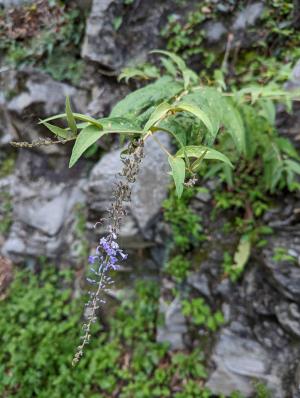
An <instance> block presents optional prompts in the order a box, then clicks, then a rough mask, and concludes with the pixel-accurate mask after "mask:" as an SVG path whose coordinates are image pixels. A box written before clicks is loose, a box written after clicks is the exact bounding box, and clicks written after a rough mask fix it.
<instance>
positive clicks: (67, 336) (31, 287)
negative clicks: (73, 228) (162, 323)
mask: <svg viewBox="0 0 300 398" xmlns="http://www.w3.org/2000/svg"><path fill="white" fill-rule="evenodd" d="M39 268H41V272H40V273H37V274H34V273H32V271H29V270H24V269H23V270H16V273H15V279H14V281H13V283H12V285H11V287H10V293H9V295H8V296H7V297H6V298H5V299H4V300H2V301H0V311H1V319H0V334H1V340H0V362H1V366H0V378H1V383H0V395H1V396H3V397H4V396H15V397H17V398H18V397H20V398H21V397H22V398H31V397H34V396H37V397H41V398H44V397H49V396H51V397H53V398H61V397H64V398H71V397H81V396H82V397H101V398H102V397H103V398H111V397H113V396H119V397H122V398H132V397H135V398H153V397H157V398H162V397H166V398H172V397H175V396H176V397H185V398H186V397H191V398H198V397H209V395H208V392H207V390H206V389H205V388H204V387H203V382H204V380H205V378H206V371H205V369H204V363H203V360H204V358H203V355H202V353H201V352H200V351H199V350H195V351H193V352H192V353H190V354H189V353H187V352H177V353H174V354H171V353H168V346H167V345H166V344H161V343H157V342H156V340H155V334H156V326H157V312H158V298H159V289H158V285H157V283H156V282H152V281H139V282H137V284H136V288H135V294H134V297H131V298H128V299H125V300H123V301H122V303H120V304H118V305H117V306H115V316H114V317H113V318H111V319H110V320H109V323H108V324H106V327H105V328H103V327H102V325H101V326H99V324H95V325H94V329H93V333H94V334H95V339H93V341H91V343H90V344H91V349H90V350H88V351H87V352H86V354H85V356H84V357H83V358H82V360H81V362H80V364H79V365H78V367H77V368H76V371H73V370H72V368H71V367H70V362H71V359H72V349H73V345H74V344H75V342H76V340H77V331H76V329H77V328H78V324H79V322H80V317H81V310H80V308H81V305H82V301H83V297H82V298H75V299H74V297H72V296H73V292H72V290H73V289H72V288H73V285H74V273H73V272H72V271H70V270H64V271H58V270H57V269H56V268H55V267H54V266H50V265H47V264H46V263H45V262H44V261H41V262H40V264H39ZM201 394H203V395H201ZM205 394H206V395H205Z"/></svg>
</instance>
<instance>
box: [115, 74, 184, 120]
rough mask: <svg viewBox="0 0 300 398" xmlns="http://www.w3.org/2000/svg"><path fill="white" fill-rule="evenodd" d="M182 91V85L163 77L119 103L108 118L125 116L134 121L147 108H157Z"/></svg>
mask: <svg viewBox="0 0 300 398" xmlns="http://www.w3.org/2000/svg"><path fill="white" fill-rule="evenodd" d="M180 91H182V84H180V83H179V82H176V81H175V80H174V79H173V78H172V77H170V76H164V77H162V78H160V79H158V80H157V81H156V82H154V83H150V84H148V85H147V86H145V87H142V88H140V89H138V90H136V91H134V92H132V93H130V94H128V95H127V96H126V97H125V98H124V99H123V100H121V101H119V102H118V103H117V104H116V105H115V106H114V108H113V109H112V111H111V113H110V117H115V116H127V117H129V118H132V119H133V118H134V119H136V118H137V117H138V116H139V115H140V114H142V113H144V112H145V111H146V110H147V109H148V108H151V107H152V106H157V105H158V104H159V103H161V102H162V101H168V100H169V99H171V98H173V97H174V96H175V95H176V94H178V93H179V92H180Z"/></svg>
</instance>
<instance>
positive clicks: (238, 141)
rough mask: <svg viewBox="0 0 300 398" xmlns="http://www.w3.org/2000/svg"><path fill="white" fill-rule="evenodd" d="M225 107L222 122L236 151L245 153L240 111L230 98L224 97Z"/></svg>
mask: <svg viewBox="0 0 300 398" xmlns="http://www.w3.org/2000/svg"><path fill="white" fill-rule="evenodd" d="M224 101H225V102H226V107H225V111H224V115H223V124H224V126H225V128H226V130H227V131H228V133H229V134H230V135H231V137H232V139H233V142H234V144H235V146H236V149H237V150H238V152H240V153H241V152H242V153H246V133H245V127H244V123H243V119H242V117H241V115H240V112H239V111H238V110H237V108H236V107H235V106H234V105H233V103H232V101H231V99H230V98H224Z"/></svg>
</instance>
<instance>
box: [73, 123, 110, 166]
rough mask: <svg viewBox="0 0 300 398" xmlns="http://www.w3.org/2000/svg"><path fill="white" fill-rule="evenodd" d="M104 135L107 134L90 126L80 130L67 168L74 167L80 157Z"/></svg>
mask: <svg viewBox="0 0 300 398" xmlns="http://www.w3.org/2000/svg"><path fill="white" fill-rule="evenodd" d="M104 134H107V132H106V131H104V130H100V129H99V128H98V127H96V126H92V125H91V126H88V127H85V128H84V129H83V130H81V132H80V133H79V134H78V137H77V139H76V141H75V144H74V146H73V150H72V155H71V159H70V163H69V167H72V166H74V164H75V163H76V162H77V160H78V159H79V158H80V156H81V155H82V154H83V153H84V152H85V151H86V150H87V149H88V148H89V147H90V146H91V145H93V144H94V143H95V142H96V141H97V140H99V138H101V137H102V136H103V135H104Z"/></svg>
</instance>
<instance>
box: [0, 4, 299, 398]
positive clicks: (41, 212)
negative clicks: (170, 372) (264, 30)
mask: <svg viewBox="0 0 300 398" xmlns="http://www.w3.org/2000/svg"><path fill="white" fill-rule="evenodd" d="M12 3H13V4H15V3H20V2H12V1H7V2H6V1H4V2H0V5H1V4H4V6H7V7H8V6H11V4H12ZM128 3H129V2H128ZM190 3H193V2H190ZM226 4H227V2H224V7H225V6H226ZM86 7H89V4H87V5H86ZM263 7H264V4H263V2H252V3H251V2H250V3H249V4H248V6H247V7H244V8H243V9H242V10H241V11H240V12H239V13H237V14H234V15H230V18H229V19H228V18H226V21H215V22H213V23H210V24H208V25H207V26H206V27H205V29H206V30H207V40H208V42H209V43H211V44H212V45H216V46H217V47H222V48H224V47H225V46H226V37H227V33H228V31H229V30H232V29H233V30H234V31H235V32H236V35H237V37H239V44H238V45H239V46H240V45H242V44H241V43H244V45H247V43H248V40H249V34H248V31H247V29H248V28H249V26H253V24H255V22H256V21H257V19H258V18H259V16H260V15H261V12H262V10H263ZM174 8H175V9H176V2H175V3H174V2H172V1H168V2H161V1H160V2H159V1H156V0H154V1H152V2H151V6H150V7H149V2H148V1H141V0H137V1H134V4H133V5H128V4H126V2H124V1H121V0H118V1H112V0H105V1H104V0H93V1H92V4H91V10H90V14H89V17H88V20H87V27H86V34H85V38H84V42H83V46H82V58H83V59H84V61H85V62H86V64H85V74H84V79H83V80H82V81H81V82H80V83H79V84H78V86H72V85H70V84H66V83H62V82H58V81H54V80H53V79H52V78H51V77H50V76H48V75H47V74H45V73H44V72H41V71H39V70H37V69H35V68H28V67H27V68H22V69H21V70H11V69H10V70H8V71H6V72H4V73H3V72H2V73H0V85H1V86H0V88H1V92H0V154H1V153H2V154H7V153H13V150H12V149H11V147H10V146H9V141H10V140H34V139H37V138H38V137H39V136H41V135H42V136H43V135H45V134H46V132H45V131H44V130H43V129H42V128H41V127H40V126H38V125H37V121H38V119H39V118H43V117H47V116H50V115H52V114H53V113H59V112H61V111H62V110H63V108H64V100H65V96H66V95H69V96H71V98H72V102H73V106H74V109H75V110H77V111H80V112H81V113H84V112H87V113H89V114H91V115H92V116H103V115H105V114H107V112H108V111H109V109H110V107H111V106H112V105H113V104H114V103H115V102H116V101H117V99H118V98H119V97H121V96H122V95H123V94H124V93H126V92H127V90H128V88H126V87H125V86H122V85H120V84H118V83H117V82H116V79H115V76H116V75H117V73H118V71H119V70H120V68H121V67H123V66H125V65H126V64H128V63H131V62H133V63H134V62H135V61H137V60H144V59H146V55H147V52H148V51H149V50H151V49H154V48H157V47H160V46H162V45H163V42H162V39H161V37H160V35H159V32H160V30H161V28H162V27H163V25H164V24H165V22H166V18H167V16H168V12H169V11H170V9H172V10H174ZM225 13H226V10H225ZM118 17H121V18H122V20H121V24H120V26H119V27H118V29H117V30H116V28H115V27H114V25H113V21H115V20H116V18H118ZM227 17H228V15H227ZM1 66H2V65H1ZM294 77H295V81H294V83H293V84H297V79H298V80H299V77H298V74H297V73H296V72H295V76H294ZM297 120H298V117H297V114H296V116H293V118H292V119H289V122H288V123H289V124H286V123H285V122H282V123H281V124H282V125H285V127H286V126H289V128H290V130H291V131H294V129H295V123H297ZM287 133H289V132H287ZM161 139H162V140H165V141H166V142H165V144H166V145H167V146H168V145H170V142H169V141H168V139H167V138H166V137H165V136H162V137H161ZM147 145H148V146H147V147H146V158H145V161H144V164H143V167H142V169H141V172H140V176H139V179H138V181H137V183H136V184H135V187H134V191H133V197H132V202H131V205H130V208H129V216H128V218H127V219H126V222H125V223H124V226H123V229H122V233H121V235H122V240H123V243H124V245H125V247H127V248H129V249H130V250H132V252H133V253H135V255H136V254H137V253H139V252H140V251H141V250H143V251H145V252H146V257H147V258H146V259H145V257H143V260H141V259H140V258H139V256H138V255H136V257H134V258H135V261H136V263H137V264H130V265H131V266H133V267H135V266H137V267H138V266H139V265H138V263H140V265H141V262H143V264H144V262H145V263H146V265H147V266H148V265H149V269H151V267H152V269H153V270H154V272H155V273H159V269H160V268H161V266H162V263H163V261H164V256H165V247H164V243H165V236H166V230H167V227H166V226H165V225H164V224H163V223H162V217H161V204H162V201H163V200H164V198H165V197H166V196H167V190H168V184H169V176H168V174H167V164H166V159H165V156H164V154H163V153H162V152H161V151H160V150H159V148H158V146H157V144H156V143H155V142H154V141H151V140H150V141H149V143H148V144H147ZM150 152H151V153H152V154H153V153H154V159H153V155H152V156H151V157H150ZM69 153H70V147H69V146H68V145H66V146H59V147H58V146H51V147H41V148H39V149H37V150H27V149H22V150H19V151H18V153H17V161H16V167H15V170H14V172H13V173H12V174H10V175H8V176H5V177H4V178H1V179H0V187H1V192H5V193H6V194H7V195H8V196H5V198H6V199H4V198H3V197H2V196H1V197H0V200H1V206H0V219H1V220H2V222H4V221H3V220H4V219H5V217H11V218H12V222H11V226H10V227H9V228H8V229H7V230H5V231H4V232H3V233H2V236H1V239H0V253H1V255H3V256H5V257H6V258H9V259H11V260H13V261H14V262H15V263H20V264H24V263H25V264H27V265H31V264H33V263H34V262H35V261H37V259H39V258H40V257H47V258H50V259H51V260H53V261H54V262H56V263H57V264H58V265H61V264H63V263H65V262H71V263H74V264H76V263H77V265H78V262H79V263H80V262H82V258H81V257H80V253H79V252H78V244H79V243H80V240H82V236H81V237H80V236H78V233H77V229H76V228H77V227H76V225H77V224H76V223H77V216H78V215H77V213H76V205H78V204H81V206H82V207H83V208H84V209H85V210H84V211H85V215H86V226H87V228H88V230H89V231H90V232H89V234H88V235H87V236H86V239H87V240H89V244H90V245H91V246H93V245H95V236H96V234H95V233H94V229H93V225H94V223H95V222H96V221H97V220H98V219H99V218H100V217H101V216H102V214H103V212H104V211H105V209H106V208H107V206H108V204H109V203H110V200H111V194H112V187H113V184H114V182H115V178H116V177H115V175H116V173H118V171H119V170H120V167H121V163H120V158H119V154H120V151H119V150H118V149H116V148H114V147H113V148H112V151H111V152H109V153H107V154H105V155H103V156H102V158H101V159H99V160H98V161H97V162H92V161H89V160H82V161H81V162H79V164H78V165H77V166H76V167H74V168H73V169H71V170H68V168H67V163H68V156H69ZM1 159H2V157H0V160H1ZM207 188H208V190H211V186H209V185H208V187H207ZM7 197H9V198H10V201H11V205H12V209H10V210H9V214H8V211H7V209H6V210H5V206H4V201H5V200H7ZM192 206H193V208H194V210H195V212H196V213H199V214H201V215H202V216H204V225H205V229H206V231H207V234H208V235H209V236H210V240H209V241H208V242H207V243H205V245H204V247H203V248H202V249H201V250H205V252H206V253H207V256H206V257H205V259H204V260H202V261H199V263H198V264H197V266H196V268H195V271H194V272H193V273H191V274H190V275H189V278H188V280H187V281H186V283H185V287H188V288H189V289H190V290H191V291H192V292H193V294H194V295H196V296H199V297H204V298H205V299H206V300H207V301H208V302H209V303H210V304H211V305H212V306H214V305H215V303H216V302H218V303H219V304H220V305H221V306H222V309H223V312H224V314H225V318H226V325H225V326H224V327H223V328H221V330H220V332H218V334H217V335H216V336H215V340H214V341H212V342H210V345H209V347H208V349H207V352H208V358H209V359H208V364H209V367H210V369H211V371H210V376H209V378H208V381H207V385H208V386H209V388H210V389H211V390H212V391H213V392H215V393H224V394H230V393H231V392H232V391H233V390H239V391H241V392H242V393H243V394H244V395H245V396H247V397H248V396H249V397H250V396H251V395H252V394H253V384H252V381H253V380H254V379H257V380H261V381H263V382H265V383H266V384H267V386H268V387H269V388H270V390H271V391H272V394H273V395H272V396H273V397H275V398H276V397H278V398H282V397H286V398H289V397H293V398H297V397H300V391H299V384H300V368H299V365H298V362H299V355H300V268H299V267H291V265H290V264H285V266H284V265H283V264H278V263H277V262H275V261H274V260H273V254H274V248H276V247H284V248H286V249H287V250H288V252H289V253H292V255H293V256H294V257H296V258H298V265H299V266H300V262H299V257H300V232H299V231H300V218H299V217H300V209H299V208H298V207H299V195H296V194H295V195H294V196H293V195H291V196H290V197H287V198H282V200H280V201H278V203H276V204H275V205H274V208H273V209H272V211H271V212H269V213H267V214H266V216H265V222H266V224H267V225H270V226H271V227H272V228H274V230H275V234H274V235H273V236H272V237H271V238H270V240H269V243H268V246H267V247H266V248H265V249H264V250H263V255H262V256H260V257H256V256H255V254H254V255H253V256H252V257H251V259H250V261H249V264H248V267H247V270H246V272H245V274H244V275H243V277H242V279H241V281H240V282H239V283H237V284H236V285H233V284H232V283H231V282H229V281H228V280H227V279H226V280H222V278H221V274H220V269H221V264H222V262H223V252H224V250H225V249H226V246H227V245H230V244H231V242H232V237H231V236H228V237H226V236H224V235H223V234H222V233H221V232H220V230H221V227H222V225H223V224H224V223H225V221H226V220H224V219H219V220H218V221H217V222H215V223H213V224H212V223H211V222H210V219H209V214H210V213H211V210H212V207H213V203H212V193H211V192H210V193H208V194H207V196H205V195H204V196H202V197H199V198H196V199H195V200H194V202H193V204H192ZM1 217H2V218H1ZM96 232H97V231H96ZM98 232H99V233H100V232H101V230H99V231H98ZM132 258H133V257H132ZM197 258H199V256H198V254H197V253H195V259H197ZM195 261H196V260H195ZM144 272H145V273H147V272H148V271H147V270H144ZM159 283H160V284H161V300H160V303H161V305H160V307H161V312H162V314H163V316H164V319H165V324H164V325H162V326H161V327H160V328H159V329H158V332H157V339H158V340H159V341H169V342H170V343H171V347H172V348H173V349H182V348H185V347H190V346H191V345H192V344H193V343H192V341H191V340H190V339H189V336H188V334H189V333H188V331H189V327H188V324H187V322H186V319H185V317H184V316H183V315H182V313H181V306H180V302H179V301H178V300H174V301H173V302H171V303H169V302H168V300H166V299H165V297H166V296H167V293H168V291H169V290H170V289H172V286H173V285H172V283H173V282H172V280H167V279H161V280H160V281H159Z"/></svg>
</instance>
